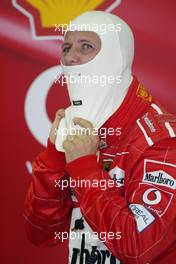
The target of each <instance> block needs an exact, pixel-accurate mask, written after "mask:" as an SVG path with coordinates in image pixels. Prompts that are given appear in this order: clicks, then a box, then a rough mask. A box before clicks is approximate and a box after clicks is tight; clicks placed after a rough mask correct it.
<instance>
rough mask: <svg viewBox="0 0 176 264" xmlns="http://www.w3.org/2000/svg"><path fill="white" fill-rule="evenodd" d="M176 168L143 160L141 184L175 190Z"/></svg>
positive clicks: (171, 165)
mask: <svg viewBox="0 0 176 264" xmlns="http://www.w3.org/2000/svg"><path fill="white" fill-rule="evenodd" d="M171 173H172V174H173V175H176V166H175V165H173V164H168V163H164V162H159V161H152V160H145V161H144V175H143V179H142V181H143V182H146V183H151V184H156V185H158V186H163V187H167V188H169V189H172V190H176V179H175V178H174V177H173V176H172V175H171Z"/></svg>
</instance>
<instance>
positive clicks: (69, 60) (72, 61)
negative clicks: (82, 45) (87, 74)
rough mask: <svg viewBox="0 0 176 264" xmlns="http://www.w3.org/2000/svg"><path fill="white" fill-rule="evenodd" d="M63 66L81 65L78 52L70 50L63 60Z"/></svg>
mask: <svg viewBox="0 0 176 264" xmlns="http://www.w3.org/2000/svg"><path fill="white" fill-rule="evenodd" d="M64 60H65V65H66V66H71V65H77V64H80V63H81V58H80V55H79V52H78V50H77V49H75V48H71V49H70V50H69V52H68V53H67V54H66V56H65V58H64Z"/></svg>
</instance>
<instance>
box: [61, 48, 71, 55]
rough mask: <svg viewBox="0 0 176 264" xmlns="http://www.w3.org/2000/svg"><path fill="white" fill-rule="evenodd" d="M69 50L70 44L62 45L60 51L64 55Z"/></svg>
mask: <svg viewBox="0 0 176 264" xmlns="http://www.w3.org/2000/svg"><path fill="white" fill-rule="evenodd" d="M69 50H70V46H64V47H63V48H62V53H63V54H64V55H65V54H67V53H68V52H69Z"/></svg>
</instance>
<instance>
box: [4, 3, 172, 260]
mask: <svg viewBox="0 0 176 264" xmlns="http://www.w3.org/2000/svg"><path fill="white" fill-rule="evenodd" d="M86 10H106V11H108V12H112V13H114V14H117V15H119V16H120V17H121V18H123V19H124V20H125V21H126V22H127V23H128V24H129V25H130V26H131V28H132V29H133V32H134V35H135V41H136V49H135V60H134V65H133V73H134V74H135V75H136V76H137V77H138V79H139V80H140V81H141V82H142V83H143V85H144V86H145V87H146V88H147V89H148V90H149V91H151V92H152V94H153V95H154V97H155V98H156V99H158V100H160V101H161V103H162V104H163V105H164V106H165V107H166V108H167V109H168V110H169V111H171V112H172V113H175V114H176V103H175V101H176V72H175V71H176V52H175V51H176V34H175V27H176V16H175V14H176V1H174V0H168V1H167V2H166V1H164V0H160V1H152V0H143V1H139V0H121V1H120V0H116V1H112V0H111V1H108V0H104V1H103V0H95V1H93V0H92V1H91V0H90V1H89V0H82V1H81V0H72V1H71V0H70V1H69V0H67V1H64V0H19V1H18V0H12V1H10V0H0V56H1V59H0V64H1V72H0V76H1V78H0V81H1V97H0V99H1V132H2V134H1V152H0V153H1V173H0V175H1V185H0V186H1V191H0V196H1V204H2V207H1V208H2V209H1V242H0V244H1V253H0V254H1V259H2V260H0V263H3V264H10V263H13V264H23V263H25V264H31V263H33V264H37V263H42V264H48V263H49V264H56V263H63V264H66V263H67V253H68V252H67V242H65V243H64V244H61V245H58V246H55V247H51V248H37V247H35V246H33V245H31V244H30V243H29V242H28V241H27V238H26V235H25V232H24V223H23V221H24V220H23V217H22V210H23V202H24V196H25V192H26V190H27V187H28V184H29V181H30V178H31V163H32V161H33V160H34V158H35V156H36V155H37V154H38V153H39V152H40V151H42V150H43V149H44V147H45V145H46V141H47V137H48V133H49V129H50V126H51V122H52V121H53V118H54V113H55V112H56V110H57V109H59V108H60V107H66V106H68V105H69V100H68V95H67V91H66V88H65V87H61V86H59V84H58V82H56V83H54V80H55V79H56V78H55V77H56V75H57V74H60V73H61V69H60V65H59V64H60V62H59V58H60V51H61V43H62V39H63V37H62V35H61V32H60V31H58V30H56V27H55V24H56V25H58V24H64V23H68V22H69V21H70V20H71V19H72V18H74V17H75V16H77V15H79V14H80V13H82V12H84V11H86Z"/></svg>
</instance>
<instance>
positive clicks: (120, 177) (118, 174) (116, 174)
mask: <svg viewBox="0 0 176 264" xmlns="http://www.w3.org/2000/svg"><path fill="white" fill-rule="evenodd" d="M108 174H109V175H110V176H111V178H112V179H113V180H115V181H116V182H117V183H118V185H119V186H123V185H124V178H125V171H124V170H122V169H121V168H119V167H118V166H115V167H114V168H113V169H112V170H110V171H109V172H108Z"/></svg>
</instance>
